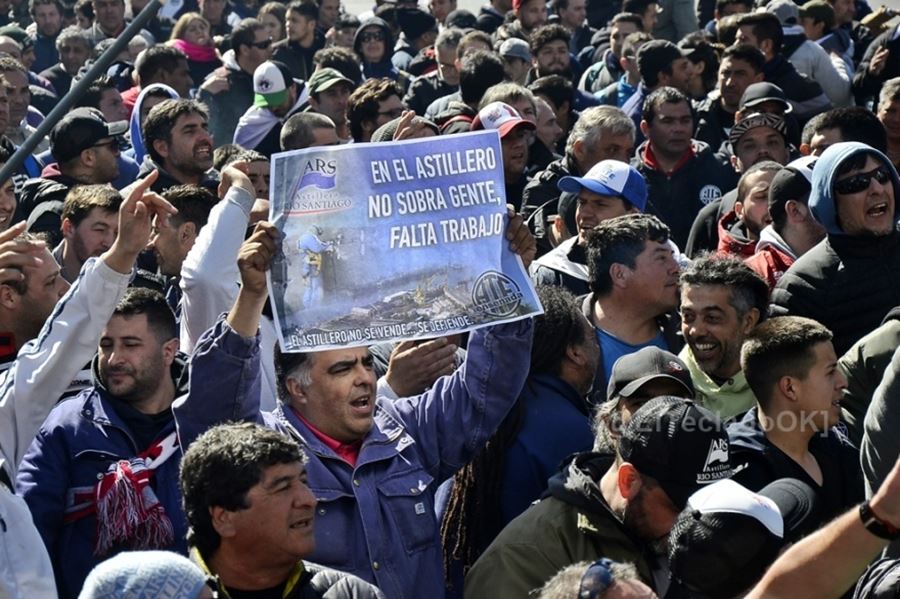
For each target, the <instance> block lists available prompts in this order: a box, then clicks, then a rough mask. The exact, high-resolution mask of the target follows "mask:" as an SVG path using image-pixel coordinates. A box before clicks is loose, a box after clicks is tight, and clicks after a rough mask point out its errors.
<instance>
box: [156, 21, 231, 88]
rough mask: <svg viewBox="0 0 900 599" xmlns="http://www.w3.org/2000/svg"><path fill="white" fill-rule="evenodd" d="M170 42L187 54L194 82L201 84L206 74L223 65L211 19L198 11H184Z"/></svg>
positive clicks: (173, 30) (173, 29)
mask: <svg viewBox="0 0 900 599" xmlns="http://www.w3.org/2000/svg"><path fill="white" fill-rule="evenodd" d="M168 44H169V45H170V46H173V47H175V48H178V49H179V50H181V51H182V52H184V55H185V56H187V60H188V68H189V69H190V71H191V78H192V79H193V80H194V84H195V85H197V86H199V85H200V84H201V83H203V80H204V79H206V76H207V75H209V74H210V73H212V72H213V71H214V70H216V69H217V68H219V67H220V66H222V61H221V60H220V59H219V55H218V53H217V52H216V46H215V44H214V43H213V38H212V35H211V34H210V25H209V21H207V20H206V19H205V18H203V15H201V14H200V13H198V12H188V13H184V14H183V15H181V17H179V19H178V21H176V22H175V27H173V28H172V37H171V38H170V39H169V41H168Z"/></svg>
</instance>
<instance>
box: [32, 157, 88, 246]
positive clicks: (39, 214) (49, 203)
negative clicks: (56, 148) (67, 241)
mask: <svg viewBox="0 0 900 599" xmlns="http://www.w3.org/2000/svg"><path fill="white" fill-rule="evenodd" d="M76 185H78V181H76V180H75V179H73V178H72V177H68V176H66V175H63V174H59V175H55V176H49V177H41V178H40V179H28V180H27V181H26V182H25V185H24V186H23V187H22V193H21V194H20V196H19V209H20V210H21V214H22V217H23V218H24V219H25V220H26V221H27V222H28V231H29V232H31V233H45V234H47V235H48V237H49V239H48V240H47V241H48V243H49V244H50V247H51V248H52V247H56V246H57V245H59V243H60V242H61V241H62V233H61V232H60V230H59V227H60V225H61V224H62V209H63V203H64V202H65V201H66V196H67V195H68V193H69V190H70V189H72V188H73V187H75V186H76Z"/></svg>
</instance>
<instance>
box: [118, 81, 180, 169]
mask: <svg viewBox="0 0 900 599" xmlns="http://www.w3.org/2000/svg"><path fill="white" fill-rule="evenodd" d="M159 90H162V91H164V92H166V93H167V94H169V97H170V98H172V99H173V100H177V99H178V98H180V97H181V96H179V95H178V92H177V91H175V90H174V89H172V88H171V87H169V86H168V85H166V84H165V83H151V84H150V85H148V86H147V87H145V88H144V89H142V90H141V93H140V95H138V97H137V101H136V102H135V103H134V110H132V111H131V118H130V119H129V122H128V134H129V136H130V138H131V150H130V152H131V157H132V158H134V161H135V162H137V163H138V164H141V163H142V162H143V161H144V156H146V154H147V150H146V149H145V148H144V133H143V129H141V107H142V106H143V105H144V99H145V98H146V97H147V95H148V94H150V92H154V91H159Z"/></svg>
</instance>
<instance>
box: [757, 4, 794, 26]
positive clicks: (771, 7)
mask: <svg viewBox="0 0 900 599" xmlns="http://www.w3.org/2000/svg"><path fill="white" fill-rule="evenodd" d="M758 12H769V13H772V14H773V15H775V16H776V17H778V20H779V21H781V25H782V26H783V27H789V26H791V25H796V24H798V23H799V22H800V7H799V6H797V5H796V4H794V0H772V2H769V3H768V4H767V5H766V6H764V7H760V8H759V10H758Z"/></svg>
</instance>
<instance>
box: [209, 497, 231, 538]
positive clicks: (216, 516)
mask: <svg viewBox="0 0 900 599" xmlns="http://www.w3.org/2000/svg"><path fill="white" fill-rule="evenodd" d="M236 514H237V512H232V511H230V510H226V509H225V508H223V507H219V506H215V505H214V506H212V507H210V508H209V516H210V520H212V526H213V528H214V529H215V530H216V532H217V533H219V536H220V537H223V538H229V537H233V536H234V535H235V534H236V533H237V527H236V526H235V522H234V517H235V515H236Z"/></svg>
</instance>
